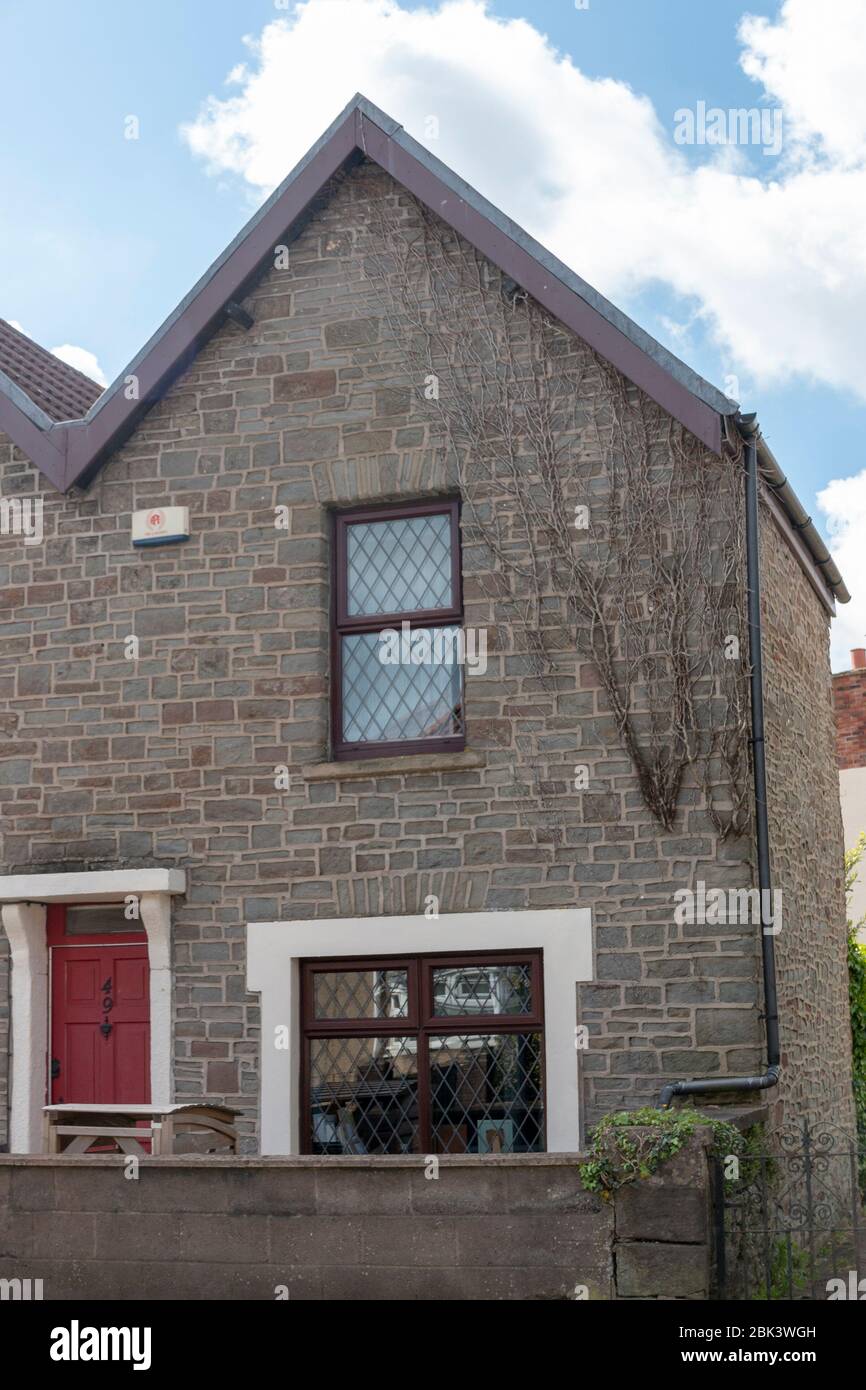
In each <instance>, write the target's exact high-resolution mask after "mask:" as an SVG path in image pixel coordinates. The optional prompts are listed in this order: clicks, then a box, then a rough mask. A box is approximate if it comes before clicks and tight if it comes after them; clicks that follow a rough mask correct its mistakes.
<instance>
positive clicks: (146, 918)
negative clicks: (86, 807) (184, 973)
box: [0, 869, 186, 1153]
mask: <svg viewBox="0 0 866 1390" xmlns="http://www.w3.org/2000/svg"><path fill="white" fill-rule="evenodd" d="M185 892H186V874H185V872H184V871H183V870H182V869H110V870H107V871H104V872H96V873H68V874H5V875H0V914H2V920H3V926H4V928H5V931H6V935H7V937H8V938H9V946H10V953H11V963H12V972H11V979H10V990H11V1005H12V1075H11V1104H10V1132H9V1149H10V1152H12V1153H40V1152H41V1150H42V1107H43V1106H44V1105H45V1084H46V1059H47V1056H48V947H47V943H46V937H45V919H46V915H47V914H46V908H47V906H48V904H49V903H69V904H72V903H121V902H123V901H124V899H125V898H128V897H130V896H134V897H137V898H138V901H139V916H140V918H141V923H142V925H143V927H144V930H145V933H146V935H147V950H148V959H149V963H150V1084H151V1100H152V1102H153V1103H154V1104H156V1105H167V1104H169V1102H170V1101H171V1090H172V1086H171V898H172V895H173V894H175V893H185Z"/></svg>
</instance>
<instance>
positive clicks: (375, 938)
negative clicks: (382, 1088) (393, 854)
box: [247, 908, 592, 1154]
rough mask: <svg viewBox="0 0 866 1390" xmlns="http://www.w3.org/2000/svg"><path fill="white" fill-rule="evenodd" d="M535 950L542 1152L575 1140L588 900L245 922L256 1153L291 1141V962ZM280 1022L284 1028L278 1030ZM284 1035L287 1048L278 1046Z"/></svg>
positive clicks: (285, 1148)
mask: <svg viewBox="0 0 866 1390" xmlns="http://www.w3.org/2000/svg"><path fill="white" fill-rule="evenodd" d="M509 948H512V949H514V950H537V949H539V948H540V949H541V951H542V952H543V971H544V1041H545V1072H546V1094H545V1106H546V1109H547V1151H548V1153H574V1152H576V1151H577V1150H578V1149H579V1148H580V1144H581V1129H580V1104H579V1086H578V1081H579V1075H578V1066H579V1054H578V1050H577V1047H576V1040H575V1028H576V1026H577V1024H578V1023H579V1021H580V1020H579V1019H578V1018H577V990H576V986H577V983H578V982H579V981H581V980H591V979H592V914H591V912H590V910H589V908H550V909H543V910H539V911H535V910H529V911H519V912H457V913H448V914H445V915H443V916H441V917H439V918H432V919H431V918H427V917H425V916H424V915H423V914H420V915H418V916H411V917H340V918H329V919H324V918H319V919H317V920H305V921H295V922H250V923H248V924H247V988H248V989H249V990H250V991H252V992H257V993H260V994H261V1008H262V1051H261V1090H260V1096H261V1152H262V1154H298V1153H300V1152H301V1147H300V1110H301V1106H300V1100H301V1096H300V1087H301V1077H300V1073H301V1068H300V1048H301V1018H300V1004H299V995H300V963H301V961H302V960H310V959H321V958H322V957H329V956H332V957H335V958H342V959H352V960H354V959H357V958H358V957H359V956H379V957H383V956H399V955H433V954H437V953H440V952H447V951H503V950H508V949H509ZM283 1029H285V1030H287V1032H286V1033H283V1032H279V1033H278V1030H283ZM278 1037H280V1038H287V1040H288V1047H283V1046H279V1047H278V1046H277V1038H278Z"/></svg>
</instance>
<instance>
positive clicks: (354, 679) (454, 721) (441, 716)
mask: <svg viewBox="0 0 866 1390" xmlns="http://www.w3.org/2000/svg"><path fill="white" fill-rule="evenodd" d="M459 632H460V629H459V628H456V627H445V628H413V629H412V640H413V642H415V641H416V640H417V639H418V638H419V637H423V636H424V634H427V635H428V636H429V639H430V643H431V644H435V643H436V642H440V643H441V644H442V645H444V649H445V651H446V653H448V652H451V653H454V652H456V651H457V646H456V639H457V636H458V634H459ZM440 634H441V637H440ZM384 636H385V634H383V633H378V632H368V633H358V634H354V633H353V634H352V635H350V636H346V637H343V638H342V644H343V645H342V657H343V739H344V740H345V742H346V743H382V742H392V741H393V742H399V741H403V740H405V739H410V738H411V739H415V738H419V739H420V738H423V739H433V738H453V737H454V736H455V735H458V734H461V733H462V732H463V667H462V666H461V665H459V663H458V662H456V661H453V660H452V661H447V660H446V661H442V662H437V661H429V662H423V663H419V664H418V665H415V664H414V663H413V662H411V661H408V662H407V661H403V660H401V659H398V660H397V661H396V662H395V663H394V664H390V662H389V661H388V660H387V657H388V655H389V651H388V648H387V646H386V645H385V642H384ZM428 650H429V649H428ZM416 651H417V647H416ZM398 656H399V653H398ZM383 657H384V658H386V659H385V660H383Z"/></svg>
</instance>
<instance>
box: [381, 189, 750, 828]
mask: <svg viewBox="0 0 866 1390" xmlns="http://www.w3.org/2000/svg"><path fill="white" fill-rule="evenodd" d="M364 249H365V250H366V251H367V256H366V260H365V268H366V270H367V274H368V277H369V278H368V283H369V287H370V288H369V293H370V296H371V299H372V300H373V301H374V303H373V305H371V312H375V313H377V314H378V315H384V320H385V323H386V324H387V325H388V327H389V329H390V335H391V338H392V340H393V342H394V343H396V344H397V346H398V348H399V352H400V358H401V361H402V362H403V363H404V364H408V367H409V371H410V374H411V375H412V376H414V378H415V380H416V382H417V388H416V403H415V407H414V409H415V413H416V414H417V415H420V416H422V418H423V417H426V419H427V421H428V423H429V425H430V428H431V437H432V442H433V443H434V444H435V447H436V449H437V456H438V457H441V456H444V458H445V475H446V483H447V485H450V486H455V487H457V488H459V490H460V493H461V496H462V498H463V502H464V508H463V519H462V525H463V531H464V545H465V549H466V551H467V553H471V554H472V556H473V583H474V584H475V585H476V587H477V588H478V590H479V591H481V592H483V594H484V595H485V596H486V597H489V600H490V609H491V612H492V611H493V610H494V606H495V612H496V621H497V628H499V629H502V628H505V629H508V630H509V635H508V637H507V638H504V639H501V640H500V644H499V645H500V649H501V650H504V651H509V649H510V652H509V654H511V655H512V667H513V668H514V657H515V656H516V658H517V660H518V661H523V663H524V669H525V670H526V671H527V672H528V673H529V674H530V675H532V676H535V677H537V681H538V685H537V688H538V689H539V690H540V691H546V692H553V693H554V694H555V693H556V692H557V691H558V690H560V689H567V688H568V687H567V686H564V685H563V683H562V682H563V673H566V674H567V675H568V676H569V677H570V678H571V679H572V680H573V672H574V659H575V655H577V657H578V658H579V659H580V660H583V661H586V662H587V663H591V665H592V666H593V667H594V668H595V672H596V676H597V680H598V682H599V684H600V685H601V687H602V689H603V691H604V696H605V703H606V706H607V713H608V715H609V718H610V719H611V720H612V722H613V726H614V730H613V731H614V734H615V736H616V737H617V738H618V740H619V742H620V744H621V746H622V748H623V750H624V751H625V753H626V754H627V756H628V759H629V761H630V763H631V766H632V768H633V770H634V773H635V776H636V779H637V783H638V786H639V788H640V792H641V795H642V797H643V800H644V802H645V804H646V805H647V807H648V808H649V809H650V811H651V812H652V814H653V816H655V818H656V819H657V820H658V821H659V822H660V824H661V825H662V826H664V828H665V829H667V830H670V829H671V828H672V827H673V825H674V822H675V818H676V813H677V808H678V804H679V799H680V794H681V791H682V788H683V784H684V782H685V780H686V778H687V777H688V776H689V775H691V777H692V778H693V779H694V781H695V782H696V783H697V784H698V785H699V786H700V787H701V788H702V790H703V793H704V799H705V805H706V809H707V813H708V815H709V816H710V818H711V820H712V822H713V824H714V825H715V827H716V829H717V831H718V833H719V834H720V835H721V837H722V838H724V837H726V836H728V835H739V834H741V833H742V832H743V830H744V829H745V828H746V825H747V823H748V819H749V798H748V775H747V774H748V688H747V683H748V659H747V655H748V654H747V645H746V624H745V536H744V517H743V512H744V507H743V480H742V466H741V463H742V448H741V445H740V444H739V442H737V443H736V444H735V443H733V442H732V443H731V444H730V447H726V448H725V449H724V451H723V454H722V456H721V457H718V456H716V455H715V454H714V453H712V452H711V451H710V450H709V449H707V448H706V447H705V446H704V445H703V444H702V443H701V442H700V441H699V440H698V439H697V438H696V437H695V436H694V435H692V434H690V433H689V431H688V430H686V429H685V428H684V427H682V426H681V425H680V424H679V423H678V422H676V421H675V420H673V418H672V417H671V416H670V415H668V414H667V413H666V412H665V411H664V410H663V409H662V408H661V407H660V406H658V405H656V404H655V402H653V401H652V400H650V399H649V397H648V396H647V395H646V394H645V393H644V392H642V391H640V390H638V389H637V388H636V387H634V386H633V385H631V384H630V383H629V382H628V381H627V380H626V379H625V378H624V377H623V376H622V375H621V374H620V373H619V372H617V371H615V370H614V369H613V368H612V367H611V366H610V365H609V364H608V363H607V362H606V361H605V360H604V359H603V358H601V357H600V356H599V355H598V354H597V353H596V352H595V351H594V350H593V349H592V348H591V347H590V346H589V345H588V344H587V343H586V342H584V341H582V340H581V339H579V338H578V337H576V336H575V335H573V334H572V333H570V332H569V331H567V330H566V329H565V328H564V327H563V326H562V325H560V324H559V323H557V322H556V321H555V320H553V319H551V318H550V317H549V316H548V314H547V313H546V311H545V310H544V309H543V308H542V306H541V305H539V304H538V303H537V302H536V301H535V300H533V299H532V298H531V296H529V295H528V294H527V293H526V292H525V291H523V290H522V289H521V288H520V287H519V286H518V285H516V284H515V283H514V282H513V281H512V280H509V279H508V277H507V276H504V275H503V274H502V273H500V272H499V271H498V270H497V269H496V268H495V267H493V266H492V265H491V264H490V263H489V262H488V261H487V260H486V259H485V258H484V257H483V256H481V255H480V254H479V253H478V252H476V251H475V250H474V249H473V248H472V247H471V246H469V245H468V244H467V243H465V242H464V241H463V240H462V239H460V238H458V237H457V236H456V235H455V234H454V233H452V232H451V231H450V230H449V228H448V227H447V226H446V225H445V224H444V223H442V222H441V221H440V220H439V219H438V218H436V217H434V216H433V215H431V214H430V213H429V212H428V211H427V210H426V209H425V208H423V207H422V206H421V205H420V204H418V203H416V202H414V201H410V200H407V199H406V198H405V197H403V196H401V197H400V198H390V199H387V198H386V199H382V198H374V199H373V200H372V204H371V211H370V236H369V243H368V245H365V248H364ZM572 688H573V686H572ZM506 713H507V710H506ZM493 722H494V723H495V721H493ZM513 722H514V721H512V724H513ZM521 736H522V737H523V739H524V742H526V741H527V740H529V742H530V743H531V740H532V737H533V734H532V733H531V731H530V732H526V731H525V728H524V732H523V733H522V735H521ZM493 737H495V734H494V735H493ZM509 737H510V736H509ZM536 737H537V736H536ZM518 751H520V752H523V753H525V754H526V755H527V756H526V757H525V758H524V759H523V762H524V764H530V765H532V766H536V767H537V766H538V765H539V764H540V763H541V761H542V760H543V750H539V749H535V748H533V747H525V748H524V747H521V746H520V743H519V739H518ZM535 752H538V753H539V756H538V757H534V756H533V754H534V753H535ZM522 775H523V777H524V778H526V777H527V776H528V777H529V778H530V779H531V777H532V774H531V773H530V774H527V773H526V771H525V769H524V770H523V772H522ZM550 790H551V788H550V785H549V783H548V782H547V781H546V780H545V779H544V777H543V776H539V777H538V778H537V784H536V785H535V786H528V787H526V788H525V789H524V793H525V795H524V799H525V801H526V803H527V804H534V806H535V808H536V812H537V824H538V825H539V826H541V827H542V828H545V827H546V828H547V829H548V830H552V831H553V832H554V833H559V834H560V835H561V830H562V827H561V826H560V825H558V824H557V821H556V816H555V815H554V816H552V817H551V815H550V814H548V813H549V812H550V811H551V807H550V806H549V805H548V803H547V799H546V798H547V795H548V793H549V792H550Z"/></svg>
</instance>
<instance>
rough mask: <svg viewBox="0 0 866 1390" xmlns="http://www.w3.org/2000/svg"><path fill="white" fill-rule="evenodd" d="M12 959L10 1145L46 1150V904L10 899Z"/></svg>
mask: <svg viewBox="0 0 866 1390" xmlns="http://www.w3.org/2000/svg"><path fill="white" fill-rule="evenodd" d="M2 913H3V927H4V929H5V931H6V935H7V937H8V939H9V948H10V954H11V961H12V975H11V980H10V992H11V996H12V1001H11V1002H12V1068H11V1076H10V1082H11V1089H12V1096H11V1111H10V1125H9V1150H10V1152H11V1153H41V1151H42V1107H43V1105H44V1104H45V1087H46V1081H47V1077H46V1068H47V1057H48V946H47V944H46V940H45V916H46V911H45V906H44V904H40V903H4V904H3V908H2Z"/></svg>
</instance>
